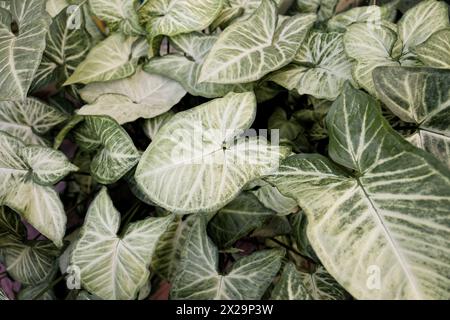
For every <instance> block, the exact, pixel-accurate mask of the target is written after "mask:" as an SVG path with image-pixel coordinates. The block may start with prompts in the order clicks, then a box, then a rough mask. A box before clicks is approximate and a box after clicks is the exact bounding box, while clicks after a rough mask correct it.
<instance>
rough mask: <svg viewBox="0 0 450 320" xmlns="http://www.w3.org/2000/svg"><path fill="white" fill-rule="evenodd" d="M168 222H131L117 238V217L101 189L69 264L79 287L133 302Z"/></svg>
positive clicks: (166, 218) (102, 296)
mask: <svg viewBox="0 0 450 320" xmlns="http://www.w3.org/2000/svg"><path fill="white" fill-rule="evenodd" d="M172 218H173V217H172V216H169V217H165V218H147V219H144V220H141V221H138V222H134V223H132V224H130V225H129V226H128V227H127V229H126V232H125V234H124V235H123V236H121V237H119V236H118V235H117V232H118V231H119V226H120V213H119V212H118V211H117V210H116V209H115V208H114V206H113V203H112V201H111V199H110V198H109V196H108V193H107V191H106V188H103V189H102V190H101V191H100V193H99V194H98V195H97V197H96V198H95V200H94V201H93V202H92V204H91V206H90V207H89V210H88V213H87V216H86V220H85V224H84V226H83V228H82V230H81V236H80V239H79V240H78V242H77V244H76V247H75V249H74V251H73V253H72V259H71V263H72V265H74V266H77V267H78V268H80V274H81V284H82V286H83V287H84V288H85V289H86V290H87V291H89V292H91V293H93V294H95V295H97V296H98V297H100V298H102V299H105V300H132V299H135V298H136V296H137V294H138V292H139V290H140V289H141V288H142V287H143V286H144V285H145V284H146V283H147V280H148V277H149V275H150V273H149V271H148V267H149V265H150V262H151V259H152V256H153V252H154V251H155V248H156V244H157V242H158V239H159V238H160V237H161V235H162V234H163V233H164V232H165V231H166V229H167V227H168V225H169V224H170V222H171V221H172Z"/></svg>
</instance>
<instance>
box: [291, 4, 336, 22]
mask: <svg viewBox="0 0 450 320" xmlns="http://www.w3.org/2000/svg"><path fill="white" fill-rule="evenodd" d="M338 2H339V0H296V6H297V9H298V11H299V12H301V13H315V14H317V20H318V21H323V20H327V19H329V18H331V17H332V16H333V15H334V13H335V11H336V5H337V4H338Z"/></svg>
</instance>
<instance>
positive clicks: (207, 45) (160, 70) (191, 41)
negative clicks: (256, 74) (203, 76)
mask: <svg viewBox="0 0 450 320" xmlns="http://www.w3.org/2000/svg"><path fill="white" fill-rule="evenodd" d="M216 40H217V37H216V36H209V35H204V34H200V33H188V34H181V35H178V36H174V37H172V38H171V42H172V43H173V44H174V46H176V47H178V48H179V49H180V50H181V51H183V52H184V53H185V54H186V55H187V57H186V56H184V55H181V54H179V53H175V54H168V55H165V56H163V57H155V58H152V59H150V61H149V62H148V63H147V64H146V65H145V66H144V70H145V71H147V72H149V73H156V74H160V75H162V76H167V77H169V78H171V79H173V80H175V81H178V82H179V83H180V84H181V85H182V86H183V87H184V88H185V90H186V91H187V92H189V93H190V94H192V95H194V96H202V97H206V98H218V97H223V96H224V95H226V94H227V93H229V92H245V91H249V90H252V88H253V85H252V84H243V85H242V84H217V83H199V81H198V78H199V76H200V70H201V67H202V65H203V60H204V58H205V55H206V54H207V53H208V52H209V50H210V49H211V47H212V46H213V45H214V43H215V42H216Z"/></svg>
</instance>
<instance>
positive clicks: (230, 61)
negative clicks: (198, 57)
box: [199, 0, 316, 84]
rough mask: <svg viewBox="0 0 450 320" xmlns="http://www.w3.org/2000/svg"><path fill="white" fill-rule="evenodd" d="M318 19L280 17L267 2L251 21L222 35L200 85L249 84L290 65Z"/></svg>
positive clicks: (208, 57)
mask: <svg viewBox="0 0 450 320" xmlns="http://www.w3.org/2000/svg"><path fill="white" fill-rule="evenodd" d="M315 19H316V16H315V15H314V14H306V15H296V16H293V17H281V16H280V17H279V16H278V14H277V6H276V4H275V2H273V0H267V1H263V2H262V3H261V5H260V7H259V8H258V9H257V10H256V11H255V13H254V14H253V15H252V16H251V17H250V18H249V19H248V20H245V21H242V22H237V23H235V24H233V25H231V26H230V27H228V28H226V29H225V31H224V32H222V33H221V34H220V36H219V39H218V40H217V42H216V43H215V44H214V46H213V47H212V49H211V51H210V52H209V54H208V56H207V57H206V60H205V62H204V64H203V67H202V69H201V72H200V77H199V82H200V83H202V82H214V83H224V84H227V83H246V82H251V81H256V80H259V79H261V78H262V77H263V76H265V75H266V74H268V73H269V72H271V71H274V70H277V69H279V68H281V67H283V66H285V65H287V64H288V63H289V62H291V61H292V59H293V58H294V56H295V53H296V52H297V51H298V49H299V47H300V45H301V43H302V42H303V40H304V38H305V37H306V35H307V33H308V31H309V29H310V28H311V27H312V25H313V23H314V21H315ZM242 39H246V41H242Z"/></svg>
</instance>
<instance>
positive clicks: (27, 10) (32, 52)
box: [0, 0, 50, 101]
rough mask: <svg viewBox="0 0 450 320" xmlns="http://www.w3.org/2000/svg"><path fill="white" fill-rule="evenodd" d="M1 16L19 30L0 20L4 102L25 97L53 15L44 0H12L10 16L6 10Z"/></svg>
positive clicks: (1, 97) (1, 95) (0, 74)
mask: <svg viewBox="0 0 450 320" xmlns="http://www.w3.org/2000/svg"><path fill="white" fill-rule="evenodd" d="M0 15H1V17H0V21H3V20H4V19H8V20H9V21H11V22H15V23H16V25H17V29H18V30H17V32H13V31H12V30H11V26H10V25H5V24H3V23H0V65H1V66H2V67H1V68H0V70H1V72H0V86H1V88H2V90H1V91H0V101H4V100H9V101H11V100H12V101H18V100H23V99H25V97H26V96H27V93H28V89H29V88H30V86H31V82H32V80H33V77H34V74H35V73H36V70H37V69H38V66H39V63H40V61H41V58H42V53H43V52H44V49H45V36H46V34H47V30H48V27H49V24H50V17H49V15H48V14H47V12H46V11H45V3H44V1H42V0H11V1H10V15H9V13H8V11H5V10H2V11H0Z"/></svg>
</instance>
